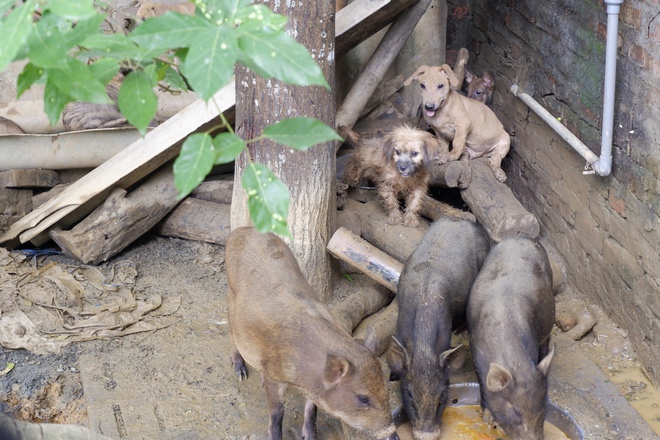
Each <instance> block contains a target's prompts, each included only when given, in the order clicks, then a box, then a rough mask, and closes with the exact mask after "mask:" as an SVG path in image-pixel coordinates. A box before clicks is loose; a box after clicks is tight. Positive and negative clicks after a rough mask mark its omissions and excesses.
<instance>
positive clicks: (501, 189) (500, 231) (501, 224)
mask: <svg viewBox="0 0 660 440" xmlns="http://www.w3.org/2000/svg"><path fill="white" fill-rule="evenodd" d="M469 164H470V167H471V168H472V181H471V183H470V186H468V187H467V188H466V189H462V190H461V196H462V197H463V200H464V201H465V203H467V205H468V206H469V207H470V210H471V211H472V212H473V213H474V215H475V216H476V217H477V219H478V221H479V223H481V224H483V225H484V227H485V228H486V230H487V231H488V233H489V234H490V237H491V238H492V239H493V240H495V241H500V240H502V239H504V238H507V237H513V236H516V235H520V234H523V235H527V236H529V237H531V238H536V237H538V236H539V233H540V231H541V228H540V226H539V221H538V219H537V218H536V216H535V215H534V214H532V213H530V212H529V211H527V210H526V209H525V208H524V207H523V206H522V204H521V203H520V202H519V201H518V199H516V196H515V195H514V194H513V192H512V191H511V189H510V188H509V187H508V186H506V185H505V184H504V183H501V182H499V181H498V180H497V179H495V175H494V174H493V171H492V170H491V169H490V167H489V166H488V159H487V158H485V157H480V158H477V159H472V160H470V161H469Z"/></svg>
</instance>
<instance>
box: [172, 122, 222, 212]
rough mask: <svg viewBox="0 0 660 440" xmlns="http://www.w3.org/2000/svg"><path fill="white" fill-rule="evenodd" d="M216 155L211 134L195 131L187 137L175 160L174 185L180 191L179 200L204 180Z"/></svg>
mask: <svg viewBox="0 0 660 440" xmlns="http://www.w3.org/2000/svg"><path fill="white" fill-rule="evenodd" d="M214 157H215V152H214V151H213V141H212V139H211V135H209V134H208V133H194V134H191V135H190V136H188V137H187V138H186V140H185V141H184V142H183V145H182V146H181V152H180V153H179V157H177V158H176V160H175V161H174V186H175V187H176V189H177V190H178V191H179V196H178V197H177V198H178V199H179V200H180V199H182V198H184V197H186V196H187V195H188V194H190V192H191V191H192V190H193V189H195V188H197V186H198V185H199V184H200V183H202V182H203V181H204V178H205V177H206V176H207V175H208V174H209V173H210V172H211V168H213V159H214Z"/></svg>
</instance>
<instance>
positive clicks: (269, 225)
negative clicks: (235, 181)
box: [243, 163, 291, 236]
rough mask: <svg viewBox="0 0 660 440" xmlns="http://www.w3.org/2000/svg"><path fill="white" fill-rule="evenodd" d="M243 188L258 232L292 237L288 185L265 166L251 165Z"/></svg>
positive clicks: (246, 171) (245, 176)
mask: <svg viewBox="0 0 660 440" xmlns="http://www.w3.org/2000/svg"><path fill="white" fill-rule="evenodd" d="M243 188H245V191H246V192H247V195H248V211H249V212H250V218H252V221H253V222H254V226H255V227H256V228H257V230H259V232H275V233H276V234H280V235H285V236H290V235H291V234H290V233H289V229H288V226H287V220H286V219H287V217H288V215H289V201H290V198H291V197H290V196H289V190H288V189H287V187H286V185H284V183H283V182H282V181H281V180H280V179H278V178H277V177H276V176H275V175H274V174H273V173H272V171H270V170H269V169H268V168H266V167H265V166H263V165H261V164H258V163H251V164H250V165H248V167H247V168H246V169H245V172H244V174H243Z"/></svg>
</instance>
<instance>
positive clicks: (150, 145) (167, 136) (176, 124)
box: [0, 81, 236, 246]
mask: <svg viewBox="0 0 660 440" xmlns="http://www.w3.org/2000/svg"><path fill="white" fill-rule="evenodd" d="M235 100H236V94H235V87H234V82H233V81H232V82H231V83H230V84H228V85H227V86H225V87H224V88H222V89H221V90H220V91H218V92H217V93H216V94H215V95H214V96H213V98H212V99H211V100H210V103H209V105H207V103H206V102H204V101H203V100H201V99H198V100H196V101H195V102H193V103H192V104H190V105H189V106H188V107H186V108H185V109H183V110H182V111H180V112H179V113H177V114H176V115H174V116H172V117H171V118H170V119H168V120H167V121H165V122H164V123H163V124H161V125H160V126H158V127H156V128H155V129H154V130H153V131H151V132H149V133H147V135H146V136H144V137H143V138H140V139H138V140H137V141H135V142H134V143H133V144H131V145H130V146H128V147H126V148H125V149H123V150H122V151H120V152H119V153H117V154H116V155H115V156H113V157H112V158H111V159H109V160H108V161H107V162H105V163H103V164H102V165H100V166H99V167H98V168H95V169H94V170H92V171H90V172H89V173H88V174H87V175H85V176H84V177H82V178H80V179H79V180H78V181H76V182H74V183H72V184H71V185H70V186H69V187H67V188H66V189H65V190H64V191H62V192H61V193H60V194H58V195H57V196H55V197H53V198H52V199H50V200H48V201H47V202H46V203H44V204H43V205H41V206H40V207H39V208H38V209H36V210H34V211H32V212H31V213H30V214H28V215H27V216H25V217H24V218H22V219H21V220H20V221H18V222H16V223H14V225H12V227H11V228H10V229H9V230H8V231H7V232H6V233H5V234H4V235H2V236H1V237H0V243H6V244H7V245H8V246H12V245H16V244H17V242H20V243H25V242H27V241H30V240H32V239H33V238H35V237H37V236H38V235H40V234H41V233H43V232H44V231H46V229H48V228H50V227H52V226H53V225H55V224H56V223H58V222H59V221H61V220H62V219H64V218H65V217H67V216H69V215H71V214H72V213H74V212H75V211H76V210H77V209H79V208H80V207H81V206H83V205H84V204H85V203H86V202H92V199H94V198H95V197H96V196H99V195H100V194H103V193H107V192H109V190H110V189H111V188H112V187H114V186H120V187H124V188H127V187H128V186H130V185H131V184H133V183H135V182H137V181H138V180H140V179H141V178H143V177H144V176H146V175H148V174H149V173H151V172H152V171H153V170H155V169H156V168H158V167H160V166H161V165H163V164H164V163H165V162H167V161H168V160H170V159H172V158H174V157H175V156H176V155H177V154H178V151H179V142H181V141H182V140H183V139H185V137H186V136H188V135H189V134H190V133H192V132H194V131H195V130H197V129H199V128H200V127H202V126H203V125H204V124H206V123H208V122H210V121H211V120H213V119H214V118H215V117H217V116H218V115H219V112H224V111H226V110H228V109H230V108H231V107H233V106H234V104H235ZM101 202H102V200H95V201H94V203H95V204H96V206H98V204H100V203H101ZM86 208H87V209H89V206H87V207H86ZM88 212H89V211H88Z"/></svg>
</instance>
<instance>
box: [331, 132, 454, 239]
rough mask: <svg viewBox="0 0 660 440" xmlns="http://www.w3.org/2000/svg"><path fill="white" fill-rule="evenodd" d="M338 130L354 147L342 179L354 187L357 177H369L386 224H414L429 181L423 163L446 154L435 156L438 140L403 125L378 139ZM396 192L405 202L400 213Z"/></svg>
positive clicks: (440, 160)
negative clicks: (376, 190) (404, 206)
mask: <svg viewBox="0 0 660 440" xmlns="http://www.w3.org/2000/svg"><path fill="white" fill-rule="evenodd" d="M339 133H340V135H342V136H343V137H344V138H345V139H347V140H348V141H349V142H350V143H352V144H353V145H354V146H355V151H354V152H353V154H352V156H351V158H350V160H349V161H348V163H347V164H346V168H345V169H344V172H343V174H342V178H341V180H342V182H343V183H345V184H347V185H349V186H357V185H358V182H359V181H360V179H363V178H366V179H369V180H370V181H371V182H373V183H374V184H375V185H376V187H377V189H378V195H379V197H380V198H381V200H382V202H383V205H384V207H385V210H386V211H387V214H388V219H387V223H388V224H390V225H397V224H400V223H401V222H402V221H403V224H404V225H405V226H418V225H419V215H418V213H419V210H420V208H421V203H422V197H423V196H424V195H425V194H426V191H427V188H428V182H429V172H428V169H427V165H429V164H430V163H431V160H437V161H438V163H444V162H446V157H438V156H439V155H440V152H441V151H442V150H441V148H440V145H439V143H438V140H437V139H436V138H435V137H434V136H433V135H432V134H430V133H428V132H426V131H422V130H418V129H416V128H412V127H409V126H407V125H402V126H400V127H397V128H394V129H393V130H392V131H390V132H389V133H387V134H386V135H385V136H384V137H383V138H382V139H381V138H372V139H365V140H360V139H359V136H358V134H357V133H355V132H354V131H352V130H350V129H348V128H346V127H343V126H342V127H339ZM399 194H401V195H403V196H404V197H405V202H406V208H405V212H404V214H403V215H402V214H401V211H400V210H399V199H398V196H399Z"/></svg>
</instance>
